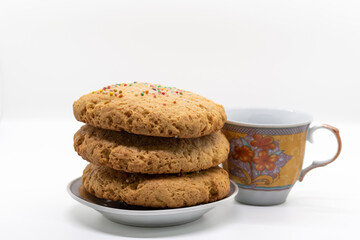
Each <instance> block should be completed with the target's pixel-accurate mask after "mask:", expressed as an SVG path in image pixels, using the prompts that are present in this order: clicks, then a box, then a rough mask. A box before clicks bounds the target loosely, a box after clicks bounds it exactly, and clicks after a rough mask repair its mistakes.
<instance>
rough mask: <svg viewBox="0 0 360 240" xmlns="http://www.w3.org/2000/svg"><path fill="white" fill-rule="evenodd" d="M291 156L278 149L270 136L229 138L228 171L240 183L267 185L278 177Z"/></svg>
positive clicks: (276, 142) (257, 135)
mask: <svg viewBox="0 0 360 240" xmlns="http://www.w3.org/2000/svg"><path fill="white" fill-rule="evenodd" d="M291 158H292V156H290V155H286V154H285V153H284V151H283V150H281V149H280V146H279V141H274V139H273V138H272V137H270V136H263V135H260V134H247V135H246V136H244V137H239V138H232V139H230V155H229V166H228V167H229V172H230V174H232V175H234V176H237V177H238V178H239V180H240V184H244V185H253V186H268V185H271V184H273V183H275V182H276V181H278V180H279V178H280V168H282V167H283V166H284V165H285V164H286V163H287V162H288V161H289V160H290V159H291Z"/></svg>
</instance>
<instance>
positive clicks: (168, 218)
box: [67, 177, 238, 227]
mask: <svg viewBox="0 0 360 240" xmlns="http://www.w3.org/2000/svg"><path fill="white" fill-rule="evenodd" d="M67 190H68V193H69V194H70V196H71V197H72V198H74V199H75V200H76V201H78V202H80V203H82V204H84V205H86V206H88V207H91V208H93V209H95V210H96V211H98V212H100V213H101V214H102V215H104V217H106V218H107V219H109V220H111V221H113V222H116V223H121V224H125V225H132V226H138V227H166V226H174V225H180V224H184V223H188V222H192V221H195V220H197V219H199V218H201V217H202V216H203V215H204V214H205V213H206V212H208V211H210V210H211V209H213V208H214V207H216V206H217V205H219V204H223V203H225V202H229V201H231V200H232V199H233V198H234V196H236V194H237V192H238V188H237V186H236V184H235V183H234V182H232V181H231V180H230V192H229V194H228V195H227V196H226V197H225V198H223V199H221V200H219V201H216V202H211V203H206V204H200V205H196V206H192V207H182V208H174V209H156V208H146V207H138V206H132V205H127V204H125V203H123V202H113V201H110V200H104V199H100V198H97V197H94V196H92V195H90V194H89V193H88V192H86V191H85V190H84V188H83V187H82V185H81V177H79V178H76V179H75V180H73V181H71V182H70V183H69V185H68V187H67Z"/></svg>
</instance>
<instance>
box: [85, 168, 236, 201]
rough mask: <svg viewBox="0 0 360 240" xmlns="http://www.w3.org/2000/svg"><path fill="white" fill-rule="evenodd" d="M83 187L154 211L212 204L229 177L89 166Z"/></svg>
mask: <svg viewBox="0 0 360 240" xmlns="http://www.w3.org/2000/svg"><path fill="white" fill-rule="evenodd" d="M82 184H83V186H84V188H85V189H86V191H88V192H89V193H90V194H93V195H95V196H96V197H98V198H103V199H108V200H112V201H123V202H125V203H127V204H130V205H137V206H144V207H156V208H176V207H185V206H193V205H197V204H202V203H208V202H213V201H216V200H219V199H222V198H224V197H225V196H226V195H227V194H228V193H229V191H230V181H229V177H228V173H227V172H226V171H225V170H224V169H222V168H220V167H213V168H210V169H207V170H203V171H200V172H194V173H184V174H182V175H181V176H177V175H164V174H163V175H146V174H130V173H125V172H122V171H116V170H114V169H111V168H108V167H105V166H97V165H94V164H89V165H87V167H86V168H85V170H84V173H83V176H82Z"/></svg>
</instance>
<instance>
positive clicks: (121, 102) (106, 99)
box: [73, 82, 226, 138]
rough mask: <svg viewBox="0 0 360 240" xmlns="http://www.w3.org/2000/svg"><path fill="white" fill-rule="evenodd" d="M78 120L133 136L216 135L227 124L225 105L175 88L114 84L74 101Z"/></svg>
mask: <svg viewBox="0 0 360 240" xmlns="http://www.w3.org/2000/svg"><path fill="white" fill-rule="evenodd" d="M73 111H74V115H75V118H76V119H77V120H78V121H81V122H84V123H87V124H89V125H92V126H95V127H99V128H104V129H111V130H116V131H121V130H125V131H127V132H130V133H134V134H140V135H148V136H158V137H179V138H195V137H200V136H204V135H207V134H210V133H213V132H216V131H218V130H220V129H221V128H222V126H223V125H224V123H225V121H226V115H225V111H224V108H223V106H221V105H219V104H216V103H214V102H213V101H211V100H209V99H207V98H204V97H202V96H199V95H197V94H194V93H191V92H189V91H184V90H180V89H177V88H173V87H166V86H162V85H158V84H150V83H136V82H135V83H130V84H126V83H122V84H114V85H110V86H107V87H104V88H103V89H100V90H98V91H93V92H92V93H89V94H86V95H84V96H82V97H81V98H80V99H79V100H77V101H76V102H74V104H73Z"/></svg>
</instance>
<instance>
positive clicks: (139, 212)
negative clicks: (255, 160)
mask: <svg viewBox="0 0 360 240" xmlns="http://www.w3.org/2000/svg"><path fill="white" fill-rule="evenodd" d="M78 180H81V177H78V178H75V179H74V180H72V181H70V183H68V185H67V192H68V194H69V195H70V196H71V197H72V198H73V199H74V200H76V201H78V202H80V203H82V204H84V205H86V206H88V207H91V208H93V209H95V210H97V211H102V212H108V213H112V214H128V215H151V214H155V215H163V214H176V213H182V212H193V211H199V210H201V209H208V208H211V207H215V206H216V205H218V204H220V203H222V202H226V201H229V200H231V199H233V198H234V197H235V196H236V194H237V193H238V191H239V189H238V186H237V185H236V183H235V182H233V181H232V180H231V179H229V181H230V184H231V185H232V186H233V187H234V191H233V193H231V195H229V196H227V197H226V198H223V199H220V200H218V201H215V202H210V203H204V204H200V205H195V206H190V207H182V208H167V209H157V210H130V209H118V208H111V207H106V206H101V205H98V204H95V203H92V202H89V201H87V200H85V199H82V198H80V197H78V196H76V195H75V194H74V193H73V192H72V191H71V186H72V185H73V184H74V183H75V182H76V181H78Z"/></svg>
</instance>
